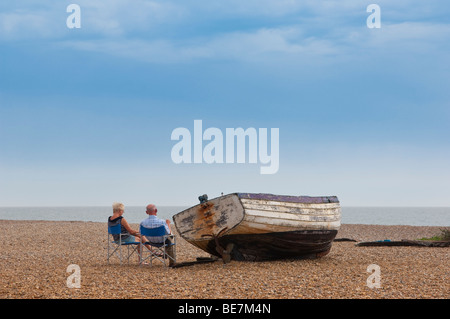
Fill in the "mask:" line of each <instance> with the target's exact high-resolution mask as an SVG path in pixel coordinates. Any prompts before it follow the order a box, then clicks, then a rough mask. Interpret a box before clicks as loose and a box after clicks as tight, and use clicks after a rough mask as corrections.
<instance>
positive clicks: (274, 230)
mask: <svg viewBox="0 0 450 319" xmlns="http://www.w3.org/2000/svg"><path fill="white" fill-rule="evenodd" d="M199 199H200V201H201V202H200V204H198V205H196V206H193V207H191V208H188V209H186V210H184V211H182V212H180V213H178V214H176V215H175V216H174V217H173V220H174V224H175V227H176V228H177V231H178V233H179V234H180V236H181V237H182V238H184V239H185V240H186V241H188V242H189V243H191V244H193V245H195V246H197V247H198V248H200V249H202V250H204V251H206V252H208V253H210V254H211V255H214V256H217V257H222V259H223V260H224V262H228V261H230V260H231V259H233V260H250V261H257V260H270V259H282V258H296V259H297V258H300V259H303V258H317V257H321V256H324V255H326V254H328V252H329V251H330V249H331V244H332V241H333V239H334V238H335V236H336V234H337V232H338V229H339V227H340V219H341V208H340V205H339V200H338V198H337V197H336V196H326V197H309V196H282V195H272V194H250V193H233V194H228V195H225V196H221V197H217V198H214V199H212V200H208V199H207V196H206V195H203V196H200V197H199Z"/></svg>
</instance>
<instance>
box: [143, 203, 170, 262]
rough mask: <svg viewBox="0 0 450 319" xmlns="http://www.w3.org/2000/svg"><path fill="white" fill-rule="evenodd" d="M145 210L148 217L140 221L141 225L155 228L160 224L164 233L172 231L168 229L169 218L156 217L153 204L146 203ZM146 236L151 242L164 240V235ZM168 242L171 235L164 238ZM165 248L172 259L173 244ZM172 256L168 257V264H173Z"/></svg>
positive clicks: (156, 210) (168, 233) (155, 209)
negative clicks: (163, 228) (164, 230)
mask: <svg viewBox="0 0 450 319" xmlns="http://www.w3.org/2000/svg"><path fill="white" fill-rule="evenodd" d="M145 212H146V214H147V215H148V217H147V218H146V219H144V220H143V221H142V222H141V226H143V227H145V228H157V227H160V226H164V227H165V229H166V235H171V234H172V231H171V229H170V220H168V219H166V220H165V221H164V220H162V219H160V218H158V217H156V214H157V212H158V209H157V208H156V206H155V205H153V204H149V205H147V207H146V211H145ZM146 238H147V241H149V242H152V243H163V242H164V237H162V236H159V237H155V236H151V237H150V236H146ZM170 243H172V238H171V237H169V238H167V239H166V244H170ZM166 249H167V250H166V252H167V254H168V255H169V256H170V257H172V258H173V259H174V258H175V252H174V246H173V245H170V246H168V247H167V248H166ZM172 258H169V266H170V265H173V264H174V260H172Z"/></svg>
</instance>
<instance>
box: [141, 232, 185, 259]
mask: <svg viewBox="0 0 450 319" xmlns="http://www.w3.org/2000/svg"><path fill="white" fill-rule="evenodd" d="M139 232H140V233H141V236H145V237H146V238H147V240H148V241H147V242H145V243H142V242H141V248H140V259H139V263H140V264H141V265H142V264H143V263H144V262H145V261H146V260H148V261H150V265H151V266H153V260H154V259H156V260H159V261H160V262H162V263H163V264H164V266H167V264H166V260H168V261H169V266H171V265H173V264H175V263H176V237H175V235H170V234H167V233H166V228H165V227H164V226H159V227H155V228H147V227H144V226H142V225H141V226H140V228H139ZM152 237H162V238H163V242H162V243H156V242H152ZM148 246H149V247H148ZM144 247H145V248H144ZM149 248H150V249H149ZM146 253H148V256H147V257H145V254H146Z"/></svg>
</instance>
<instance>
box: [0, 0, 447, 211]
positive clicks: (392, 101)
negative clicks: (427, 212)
mask: <svg viewBox="0 0 450 319" xmlns="http://www.w3.org/2000/svg"><path fill="white" fill-rule="evenodd" d="M72 3H74V4H78V5H79V8H80V26H81V28H69V27H68V25H67V19H68V17H69V16H70V15H71V14H72V12H71V11H70V12H67V7H68V6H69V5H70V4H72ZM372 3H375V4H378V5H379V7H380V17H381V27H380V28H369V27H368V26H367V18H368V17H369V16H370V14H371V13H370V12H367V7H368V6H369V5H370V4H372ZM449 16H450V4H449V3H447V2H446V1H433V0H430V1H417V0H408V1H402V0H399V1H395V3H392V1H377V2H373V1H356V0H352V1H349V0H341V1H312V0H311V1H309V0H306V1H305V0H302V1H297V0H258V1H256V0H246V1H239V0H211V1H199V0H183V1H172V0H165V1H147V0H134V1H125V0H109V1H100V0H71V1H60V0H58V1H57V0H53V1H49V0H42V1H39V2H36V1H32V0H21V1H9V0H7V1H2V2H1V4H0V206H109V205H111V203H112V202H115V201H120V202H123V203H124V204H125V205H130V206H136V205H138V206H139V205H146V204H147V203H149V202H153V203H155V204H157V205H169V206H178V205H180V206H190V205H195V204H197V203H198V199H197V197H198V196H199V195H202V194H205V193H206V194H208V196H209V198H214V197H217V196H220V194H221V193H224V194H228V193H234V192H251V193H260V192H261V193H273V194H283V195H306V196H328V195H335V196H338V198H339V200H340V202H341V205H342V206H450V196H449V194H450V185H449V181H450V165H449V164H450V160H449V159H450V138H449V136H450V125H449V122H450V102H449V101H450V78H449V76H450V20H449V19H448V17H449ZM195 120H201V121H202V125H203V130H206V129H207V128H217V129H218V130H219V131H221V132H223V134H224V135H225V132H226V129H227V128H244V129H247V128H255V129H256V130H258V129H259V128H267V129H268V130H269V131H270V128H278V129H279V140H278V146H279V156H278V157H279V167H278V170H277V171H276V173H274V174H261V173H260V168H261V166H263V164H262V163H261V162H258V163H249V161H248V160H247V161H246V162H245V163H236V162H234V163H211V164H207V163H204V162H203V163H191V164H188V163H180V164H176V163H175V162H174V161H173V159H172V158H171V152H172V149H173V147H174V145H176V144H177V141H176V140H172V139H171V134H172V132H173V131H174V130H175V129H176V128H180V127H182V128H186V129H188V130H189V131H190V132H191V133H192V135H193V133H194V121H195ZM258 138H260V136H258ZM207 143H208V141H203V144H202V146H205V145H206V144H207ZM224 143H225V142H224ZM268 146H269V145H268ZM193 149H194V145H193V141H192V150H193Z"/></svg>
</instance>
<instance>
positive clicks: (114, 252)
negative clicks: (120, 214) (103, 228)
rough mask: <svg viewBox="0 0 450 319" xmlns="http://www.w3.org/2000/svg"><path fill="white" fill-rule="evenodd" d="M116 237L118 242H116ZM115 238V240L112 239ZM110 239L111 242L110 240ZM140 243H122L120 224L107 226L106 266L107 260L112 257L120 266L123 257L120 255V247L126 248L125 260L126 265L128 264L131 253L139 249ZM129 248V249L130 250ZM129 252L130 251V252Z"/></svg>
mask: <svg viewBox="0 0 450 319" xmlns="http://www.w3.org/2000/svg"><path fill="white" fill-rule="evenodd" d="M117 236H118V237H119V240H117ZM114 237H116V239H114ZM111 238H112V240H111ZM139 244H140V242H137V241H136V242H131V243H130V242H122V231H121V227H120V224H118V225H115V226H108V264H109V260H110V258H111V257H112V256H116V257H117V258H119V260H120V264H122V260H123V257H125V256H124V255H123V254H122V246H125V247H127V252H126V258H127V261H128V264H129V263H130V257H131V255H133V253H135V252H137V248H138V247H139ZM130 248H131V249H130ZM130 250H131V251H130Z"/></svg>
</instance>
